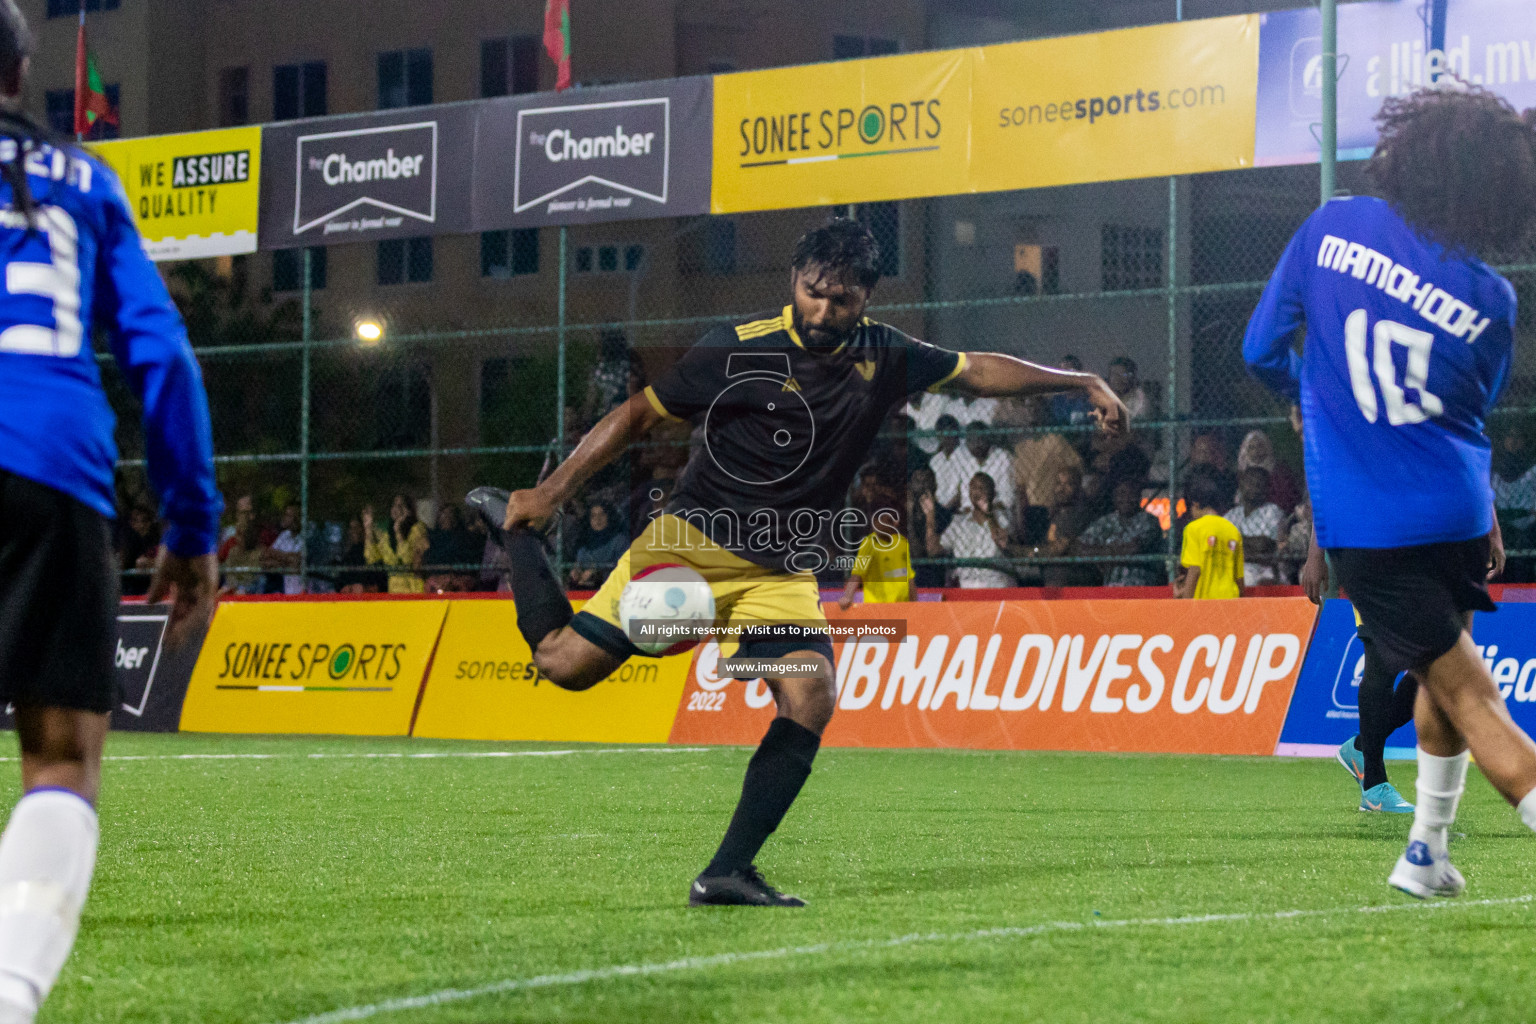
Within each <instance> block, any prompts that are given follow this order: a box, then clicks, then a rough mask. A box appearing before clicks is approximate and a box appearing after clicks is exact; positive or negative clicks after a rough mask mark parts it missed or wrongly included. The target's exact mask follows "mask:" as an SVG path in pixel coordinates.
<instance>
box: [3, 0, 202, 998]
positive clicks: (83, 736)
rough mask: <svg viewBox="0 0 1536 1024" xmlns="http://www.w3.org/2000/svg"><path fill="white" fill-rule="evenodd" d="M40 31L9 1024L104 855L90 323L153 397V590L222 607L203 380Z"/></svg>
mask: <svg viewBox="0 0 1536 1024" xmlns="http://www.w3.org/2000/svg"><path fill="white" fill-rule="evenodd" d="M30 44H31V37H30V33H29V32H28V29H27V25H26V21H25V19H24V18H23V17H22V15H21V13H20V11H18V10H17V8H16V6H15V3H14V2H13V0H0V264H3V267H4V273H3V274H0V285H3V290H0V703H10V704H12V705H13V706H14V708H15V716H16V731H17V735H18V737H19V738H20V741H21V778H22V786H23V789H24V795H23V796H22V798H21V800H20V801H19V802H18V803H17V804H16V807H15V809H14V810H13V811H12V812H11V817H10V821H9V822H8V823H7V825H6V827H5V832H4V835H3V836H0V1024H25V1022H30V1021H31V1020H32V1019H33V1017H34V1015H35V1014H36V1012H37V1008H38V1005H39V1004H40V1003H41V1002H42V1001H43V999H44V998H45V997H46V996H47V995H48V990H49V989H50V988H51V987H52V986H53V983H54V980H55V979H56V978H57V977H58V974H59V970H60V969H61V968H62V967H63V965H64V960H65V958H66V957H68V955H69V950H70V947H71V946H72V945H73V944H74V938H75V932H76V929H77V928H78V927H79V923H80V909H81V906H82V904H84V902H85V897H86V892H87V890H88V888H89V886H90V881H91V873H92V870H93V869H94V867H95V863H96V840H97V823H96V810H95V803H96V793H97V789H98V786H99V784H100V779H101V749H102V743H103V740H104V739H105V736H106V732H107V722H108V713H109V712H110V711H111V709H112V707H113V705H114V704H116V703H117V697H116V694H115V690H116V679H115V675H114V670H113V652H114V645H115V638H116V616H117V604H118V577H117V564H116V559H115V558H114V556H113V553H112V540H111V523H110V521H111V519H112V518H113V515H114V511H113V488H112V470H113V464H114V462H115V461H116V458H117V452H116V447H115V445H114V443H113V437H112V431H113V425H114V420H113V415H112V410H111V407H110V406H109V405H108V404H107V398H106V395H105V394H104V393H103V391H102V387H101V378H100V374H99V372H98V370H97V366H96V356H95V353H94V351H93V348H92V345H91V332H92V330H93V328H100V329H101V330H102V331H103V332H104V334H105V336H106V338H107V339H108V341H109V342H110V344H111V348H112V354H113V355H114V357H115V358H116V361H117V365H118V367H119V368H120V370H121V371H122V374H123V377H124V379H125V380H126V381H127V383H128V385H129V386H130V387H131V388H132V390H133V391H134V392H135V394H137V395H138V396H139V398H140V399H141V400H142V401H143V403H144V430H145V437H146V442H147V444H146V448H147V454H148V459H149V478H150V482H151V484H152V485H153V487H154V488H155V490H156V492H157V493H158V495H159V497H160V502H161V506H160V511H161V514H162V515H163V516H164V517H165V518H166V519H167V520H168V521H169V523H170V528H169V530H167V532H166V536H165V548H164V549H163V550H162V552H161V554H160V560H159V562H158V564H157V566H156V570H155V576H154V579H153V581H152V583H151V585H150V593H149V599H150V600H151V601H158V600H163V599H165V598H166V596H167V595H168V594H169V593H170V592H171V591H172V590H174V592H175V598H174V607H173V611H172V614H171V621H170V624H169V629H170V631H171V641H172V642H179V641H182V640H184V639H185V638H186V636H187V634H188V633H189V632H191V631H193V630H195V629H196V628H197V627H198V626H199V624H200V623H202V622H206V619H207V616H208V615H209V614H210V613H211V612H212V608H213V602H214V600H215V598H216V595H217V590H218V565H217V563H216V561H215V559H214V556H213V554H212V553H211V552H212V551H213V549H214V545H215V542H216V534H217V528H218V519H219V511H220V506H221V502H220V499H219V495H218V492H217V491H216V490H215V488H214V477H213V460H212V449H213V444H212V432H211V430H210V428H209V423H208V403H207V397H206V396H205V394H204V392H203V386H202V378H201V375H200V374H199V371H198V368H197V363H196V362H195V361H194V359H193V356H192V350H191V347H190V346H189V345H188V344H187V336H186V331H185V328H184V327H183V326H182V322H181V318H180V316H179V315H178V314H177V312H176V308H175V306H174V305H173V304H172V303H171V298H170V295H169V294H168V293H167V292H166V289H165V285H164V283H163V282H162V281H161V280H160V275H159V273H158V272H156V270H155V267H154V265H153V264H152V263H150V261H149V258H148V257H147V256H146V255H145V253H144V248H143V244H142V243H141V241H140V239H139V234H138V231H137V230H136V229H135V228H134V223H133V217H132V214H131V213H130V212H129V208H128V203H127V200H126V198H125V197H124V195H123V193H122V189H121V187H120V186H119V185H118V183H117V181H116V179H115V178H113V176H112V175H111V173H110V172H109V171H108V170H107V169H106V168H105V166H103V165H102V164H100V163H98V162H97V161H96V160H94V159H92V158H91V157H89V156H86V155H85V154H84V153H81V152H79V151H77V150H75V149H74V148H72V147H71V146H69V145H68V144H67V143H65V142H62V141H60V142H54V141H51V140H50V139H49V137H48V134H47V132H46V131H45V130H43V129H41V128H39V127H38V126H37V125H36V124H34V123H33V122H31V121H30V120H28V119H27V118H26V117H25V116H24V115H23V114H21V113H20V96H21V93H22V87H23V85H24V81H25V77H26V70H27V54H28V51H29V49H30Z"/></svg>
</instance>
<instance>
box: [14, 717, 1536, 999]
mask: <svg viewBox="0 0 1536 1024" xmlns="http://www.w3.org/2000/svg"><path fill="white" fill-rule="evenodd" d="M539 749H541V748H539V747H537V746H528V745H524V746H520V747H517V746H508V745H504V744H502V745H495V744H473V743H459V744H454V743H446V742H440V741H405V740H399V741H396V740H342V739H286V738H249V739H236V738H225V737H193V736H166V737H134V736H127V735H120V736H115V737H113V738H112V740H111V741H110V745H109V748H108V754H109V757H111V758H114V759H112V760H109V761H108V762H107V764H106V766H105V770H104V780H103V793H104V795H103V798H102V802H101V810H102V844H101V860H100V864H99V867H98V868H97V873H96V884H95V888H94V890H93V892H92V895H91V902H90V903H89V904H88V906H87V909H86V914H85V922H84V926H83V929H82V932H81V937H80V940H79V944H78V946H77V947H76V950H75V954H74V956H73V957H72V958H71V960H70V962H69V964H68V965H67V966H66V967H65V971H64V976H63V978H62V980H61V981H60V983H59V985H58V987H57V988H56V989H55V991H54V994H53V997H52V999H51V1000H50V1002H49V1003H48V1005H47V1007H46V1008H45V1011H44V1013H43V1015H42V1018H41V1021H42V1022H43V1024H62V1022H71V1024H74V1022H80V1024H84V1022H93V1021H113V1022H117V1021H124V1022H126V1021H175V1022H198V1024H221V1022H230V1024H286V1022H290V1021H299V1020H306V1019H309V1018H313V1017H316V1016H318V1015H325V1014H330V1016H324V1017H321V1018H320V1019H321V1020H325V1021H335V1022H338V1024H339V1022H340V1021H342V1020H354V1019H357V1020H361V1019H367V1020H374V1021H378V1022H380V1024H406V1022H411V1024H448V1022H467V1021H476V1022H487V1024H489V1022H498V1024H499V1022H507V1021H528V1022H534V1021H537V1022H574V1021H599V1022H603V1024H619V1022H628V1021H666V1022H671V1021H722V1022H725V1021H730V1022H736V1021H877V1022H880V1024H895V1022H901V1021H913V1022H918V1021H921V1022H925V1024H927V1022H935V1021H946V1022H947V1021H1084V1022H1093V1024H1102V1022H1106V1021H1123V1020H1142V1021H1169V1022H1197V1021H1282V1020H1283V1021H1307V1022H1312V1021H1340V1022H1348V1024H1361V1022H1367V1021H1392V1022H1394V1024H1398V1022H1408V1021H1448V1020H1449V1021H1457V1022H1461V1021H1501V1022H1503V1021H1516V1020H1528V1019H1531V1017H1532V1015H1536V1002H1533V998H1536V997H1533V995H1532V992H1533V984H1532V983H1533V980H1536V953H1533V952H1532V951H1533V949H1536V902H1502V903H1496V904H1487V903H1485V904H1482V905H1477V904H1475V903H1473V902H1472V901H1477V900H1503V901H1509V900H1511V899H1512V898H1515V897H1521V896H1525V895H1526V894H1532V893H1536V872H1533V871H1532V867H1533V865H1536V838H1533V837H1532V836H1531V835H1530V834H1529V833H1528V832H1527V831H1526V829H1525V828H1524V827H1523V826H1522V825H1521V824H1520V822H1519V819H1518V818H1517V817H1516V816H1515V814H1514V812H1513V811H1512V810H1510V809H1508V808H1507V807H1505V806H1504V805H1503V804H1502V802H1501V801H1499V799H1498V798H1497V797H1496V796H1495V794H1494V793H1493V791H1492V790H1491V789H1490V788H1489V787H1488V785H1487V783H1486V782H1485V781H1483V780H1482V779H1481V778H1480V777H1478V776H1477V773H1476V772H1473V778H1472V780H1471V784H1470V790H1469V793H1468V795H1467V798H1466V800H1465V801H1464V803H1463V815H1462V822H1461V824H1460V826H1459V827H1460V828H1462V829H1463V830H1465V831H1466V832H1467V834H1468V835H1467V837H1466V838H1464V839H1459V840H1457V841H1456V842H1454V843H1453V845H1452V851H1453V855H1454V857H1455V859H1456V862H1457V864H1458V865H1459V866H1460V867H1461V868H1462V870H1463V871H1464V872H1465V873H1466V875H1467V878H1468V880H1469V889H1468V895H1467V896H1466V897H1465V901H1466V902H1463V903H1458V904H1450V905H1441V904H1436V905H1434V907H1432V908H1429V909H1426V908H1425V907H1424V905H1420V904H1416V903H1414V902H1413V901H1411V900H1408V899H1407V898H1406V897H1401V896H1399V895H1398V894H1396V893H1395V892H1393V891H1391V890H1389V889H1388V888H1387V887H1386V885H1385V884H1384V882H1385V878H1386V875H1387V872H1388V871H1389V869H1390V868H1391V865H1392V862H1393V860H1394V858H1396V856H1397V855H1398V853H1399V852H1400V850H1401V848H1402V842H1403V838H1404V836H1405V835H1406V832H1407V828H1408V821H1407V820H1406V819H1404V818H1397V817H1385V816H1380V815H1365V814H1360V813H1357V812H1356V810H1355V805H1356V803H1355V801H1356V797H1355V796H1354V795H1353V794H1352V792H1351V783H1350V780H1349V778H1348V777H1347V776H1346V775H1345V773H1344V772H1343V770H1342V769H1340V768H1339V766H1338V765H1337V764H1334V763H1332V762H1325V761H1306V762H1299V761H1287V760H1278V759H1261V758H1193V757H1144V756H1090V755H1069V754H1013V753H973V752H934V751H858V750H829V751H826V752H824V753H823V754H822V755H821V757H820V759H819V760H818V761H817V766H816V772H815V773H814V774H813V775H812V777H811V781H810V783H809V784H808V786H807V788H806V791H805V793H804V795H803V797H802V799H801V801H800V803H799V805H798V806H796V807H795V809H794V810H793V811H792V812H791V814H790V817H789V819H788V820H787V821H786V823H785V825H784V827H783V828H782V829H781V830H780V832H779V834H778V835H777V836H776V837H774V839H773V840H771V842H770V846H769V847H768V849H767V850H766V851H765V853H764V855H763V856H762V857H761V858H760V863H761V865H762V867H763V868H764V870H765V871H766V873H767V874H768V877H769V879H770V880H772V881H774V882H776V883H778V884H779V885H780V886H781V887H783V888H784V889H786V890H788V891H790V892H795V893H798V894H800V895H802V896H804V897H806V898H807V899H808V900H810V902H811V906H810V907H809V908H808V909H805V910H800V911H782V910H780V911H762V910H746V909H725V910H722V909H712V910H690V909H688V908H687V907H686V906H685V905H684V902H685V893H686V889H687V885H688V882H689V880H690V879H691V878H692V876H693V875H694V874H695V873H696V872H697V871H698V870H699V868H700V867H701V866H702V865H703V864H704V863H705V861H706V860H707V859H708V857H709V855H710V853H711V852H712V851H713V848H714V844H715V842H716V841H717V840H718V838H719V834H720V832H721V829H722V828H723V826H724V824H725V822H726V819H727V818H728V816H729V814H730V810H731V808H732V806H733V804H734V801H735V798H736V794H737V791H738V787H739V785H740V781H741V775H742V771H743V768H744V767H745V764H746V760H747V757H748V755H749V753H750V751H748V750H744V749H740V748H719V749H716V748H707V749H696V750H681V751H680V750H657V749H655V748H649V749H641V748H632V749H624V750H618V751H613V750H611V748H572V747H569V746H567V747H564V748H543V749H565V750H572V749H575V752H573V753H567V754H560V755H553V756H516V757H506V758H483V757H436V758H417V757H399V756H376V755H399V754H421V753H426V752H445V753H454V754H462V753H470V752H475V751H484V750H521V751H532V750H539ZM185 754H195V755H239V756H231V757H226V758H209V757H197V758H190V759H188V758H174V759H173V756H174V755H185ZM251 754H267V755H271V756H270V757H268V758H251V757H249V756H248V755H251ZM316 754H324V755H327V756H325V757H315V756H311V755H316ZM339 755H346V756H339ZM0 769H3V771H4V772H6V773H7V775H6V782H7V783H8V784H9V785H10V786H11V788H12V790H14V787H15V784H16V764H15V763H14V760H11V761H8V762H7V763H5V764H4V765H3V766H0ZM1392 772H1393V776H1394V780H1395V781H1396V782H1397V784H1398V785H1399V787H1400V788H1401V789H1403V791H1404V792H1406V793H1410V794H1411V793H1412V792H1413V789H1412V781H1413V780H1412V772H1413V769H1412V765H1411V764H1401V765H1394V766H1392ZM1365 907H1384V908H1393V909H1390V910H1386V911H1382V912H1371V913H1362V912H1361V910H1360V908H1365ZM1289 911H1308V912H1313V911H1316V912H1317V913H1306V914H1301V915H1296V916H1283V917H1276V916H1275V915H1276V914H1277V913H1283V912H1289ZM1204 915H1235V916H1232V917H1228V918H1226V919H1222V920H1201V921H1189V920H1179V921H1170V920H1168V919H1182V918H1188V917H1191V916H1196V917H1199V916H1204ZM1123 922H1130V923H1123ZM741 954H754V955H751V956H743V955H741ZM581 972H591V973H581ZM502 982H505V983H506V984H505V985H504V986H503V987H502V990H500V991H484V990H485V989H486V988H487V987H490V986H495V985H496V984H497V983H502ZM444 990H456V991H457V992H458V993H459V995H460V996H464V997H463V998H459V997H457V996H455V997H438V1000H439V1001H437V1002H435V1003H434V1002H429V1001H418V1002H417V1003H414V1004H410V1005H406V1006H404V1007H398V1008H393V1009H391V1008H385V1009H382V1010H380V1011H379V1012H377V1013H375V1014H373V1015H372V1016H366V1015H359V1014H361V1013H364V1012H365V1011H358V1013H354V1014H353V1015H351V1016H346V1015H344V1014H341V1013H333V1012H332V1011H345V1010H348V1009H349V1008H359V1007H362V1008H366V1007H378V1006H379V1004H381V1003H386V1002H387V1001H389V1000H392V999H411V998H413V997H421V996H431V994H433V993H439V992H442V991H444Z"/></svg>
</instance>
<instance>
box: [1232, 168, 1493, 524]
mask: <svg viewBox="0 0 1536 1024" xmlns="http://www.w3.org/2000/svg"><path fill="white" fill-rule="evenodd" d="M1303 322H1305V324H1306V329H1307V337H1306V344H1305V351H1304V354H1303V355H1302V356H1299V357H1298V356H1297V355H1296V353H1295V352H1294V350H1293V349H1292V348H1291V336H1292V333H1293V332H1294V331H1295V329H1296V328H1297V327H1298V326H1299V325H1301V324H1302V323H1303ZM1514 323H1515V292H1514V289H1513V288H1511V287H1510V284H1509V282H1508V281H1506V280H1505V279H1504V278H1502V277H1500V276H1499V275H1498V274H1497V273H1495V272H1494V271H1493V270H1492V269H1490V268H1489V267H1488V266H1487V265H1486V264H1484V263H1482V262H1481V261H1479V260H1475V259H1464V258H1457V257H1455V256H1453V255H1449V254H1447V253H1446V252H1445V250H1444V249H1443V248H1442V247H1441V246H1439V245H1436V244H1434V243H1432V242H1428V241H1426V240H1425V239H1424V238H1423V237H1422V236H1420V235H1419V234H1418V233H1417V232H1416V231H1414V229H1413V228H1412V227H1410V226H1409V225H1408V224H1407V223H1406V222H1405V221H1404V220H1403V219H1402V218H1401V217H1399V216H1398V215H1397V213H1395V212H1394V211H1393V210H1392V208H1391V207H1390V206H1388V205H1387V204H1386V203H1385V202H1382V201H1381V200H1379V199H1365V198H1356V199H1335V200H1333V201H1331V202H1329V203H1328V204H1326V205H1325V206H1324V207H1323V208H1322V209H1320V210H1318V211H1317V212H1316V213H1314V214H1312V216H1311V217H1310V218H1308V220H1307V222H1306V223H1305V224H1304V225H1302V227H1301V230H1300V231H1298V232H1297V233H1296V237H1294V238H1292V239H1291V243H1290V245H1289V246H1287V248H1286V250H1285V255H1284V256H1282V257H1281V258H1280V264H1279V266H1277V267H1276V268H1275V273H1274V276H1272V277H1271V278H1270V280H1269V284H1268V286H1267V287H1266V288H1265V289H1264V296H1263V298H1262V299H1260V300H1259V306H1258V309H1256V310H1255V311H1254V314H1253V319H1252V321H1250V322H1249V324H1248V333H1247V336H1246V337H1245V338H1244V339H1243V358H1244V360H1245V361H1246V362H1247V363H1248V366H1249V368H1250V369H1251V370H1252V371H1253V373H1254V374H1255V376H1257V377H1258V378H1259V379H1260V380H1262V381H1263V382H1264V383H1265V384H1267V385H1268V386H1269V387H1271V388H1273V389H1274V390H1276V391H1278V392H1280V393H1281V394H1282V395H1285V396H1286V397H1288V398H1290V399H1292V400H1293V401H1296V400H1298V399H1299V401H1300V403H1301V411H1302V419H1303V422H1304V438H1303V446H1304V448H1305V451H1306V463H1307V484H1308V487H1309V489H1310V491H1311V494H1312V507H1313V514H1314V521H1315V523H1316V528H1317V540H1318V543H1319V544H1320V545H1321V546H1322V547H1324V548H1394V547H1409V546H1413V545H1417V544H1433V543H1437V542H1441V541H1460V540H1469V539H1471V538H1473V537H1480V536H1483V535H1484V534H1486V533H1488V532H1489V531H1490V530H1491V529H1492V528H1493V496H1492V492H1491V490H1490V487H1489V469H1490V466H1489V459H1490V445H1489V442H1488V438H1487V437H1486V436H1485V435H1484V433H1483V423H1484V420H1485V419H1486V418H1487V415H1488V410H1489V409H1490V408H1492V406H1493V403H1494V401H1495V399H1497V397H1498V394H1499V390H1500V388H1502V387H1503V385H1504V380H1505V377H1506V376H1507V375H1508V373H1509V365H1510V357H1511V352H1512V349H1513V346H1514Z"/></svg>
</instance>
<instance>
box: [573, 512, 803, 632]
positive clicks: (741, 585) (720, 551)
mask: <svg viewBox="0 0 1536 1024" xmlns="http://www.w3.org/2000/svg"><path fill="white" fill-rule="evenodd" d="M653 565H684V566H687V567H688V568H690V569H692V570H693V571H694V572H697V573H698V574H699V575H700V576H703V577H704V579H705V580H706V581H708V583H709V589H710V590H711V591H712V592H713V593H714V596H715V625H716V626H718V627H729V628H730V629H731V631H732V632H731V635H732V636H733V637H734V636H736V635H739V634H738V633H737V631H738V630H742V629H750V628H751V627H753V626H754V625H763V626H768V625H773V624H776V623H784V622H795V623H801V624H811V625H820V626H825V625H826V622H827V618H826V616H825V615H823V614H822V612H821V590H820V588H819V587H818V586H817V584H816V577H815V576H813V575H811V574H810V573H785V572H779V571H777V570H774V569H768V568H765V567H763V566H761V565H756V564H754V563H752V562H749V561H747V560H746V559H744V558H742V557H740V556H739V555H734V554H732V553H731V552H729V551H727V550H726V549H725V548H723V547H721V546H720V545H719V544H716V543H715V542H714V541H712V540H710V539H709V538H708V537H707V536H705V535H704V533H703V532H702V531H700V530H699V529H698V528H697V527H695V526H693V525H692V524H691V523H688V522H687V521H685V520H682V519H679V518H678V517H676V516H672V515H659V516H657V517H656V518H655V519H653V520H651V522H650V525H649V526H647V527H646V528H645V530H644V532H642V533H641V534H640V536H638V537H636V538H635V541H634V543H633V544H631V545H630V546H629V550H628V551H626V552H624V555H623V557H621V558H620V559H619V564H618V565H617V566H615V567H614V570H613V572H611V573H609V574H608V579H607V580H606V581H605V582H604V583H603V585H602V586H601V587H600V588H598V591H597V593H596V594H594V595H593V596H592V600H590V601H588V602H587V604H586V606H585V607H584V608H583V609H582V610H581V611H580V612H578V613H577V614H576V617H575V618H574V619H573V620H572V621H571V628H572V629H574V630H575V631H576V632H577V633H579V634H581V635H582V636H583V637H585V638H586V639H588V640H590V641H592V643H594V644H596V645H597V646H599V647H601V648H602V649H603V650H605V651H608V652H609V653H611V654H616V655H620V656H622V657H628V656H630V655H633V654H637V653H640V652H639V651H637V650H636V648H635V646H634V645H633V644H632V643H630V642H629V638H628V637H627V636H625V635H624V630H623V627H622V626H621V625H620V623H619V595H621V594H623V593H624V587H625V586H626V585H628V583H629V581H630V579H631V578H632V577H633V576H634V575H635V573H637V572H640V571H641V570H643V569H646V568H649V567H650V566H653ZM720 647H721V653H722V654H723V655H725V656H727V657H730V656H733V655H734V654H736V653H737V651H736V650H734V648H735V647H736V641H735V640H734V639H733V640H730V641H728V642H722V643H721V645H720ZM796 650H816V651H819V652H821V653H824V654H825V655H826V657H827V660H828V661H831V660H832V644H831V642H830V641H807V640H799V641H787V640H750V639H749V640H747V641H746V642H744V643H743V644H742V645H741V650H740V652H739V653H741V654H742V655H743V656H747V657H760V658H772V657H779V656H782V655H784V654H788V653H790V652H791V651H796Z"/></svg>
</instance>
